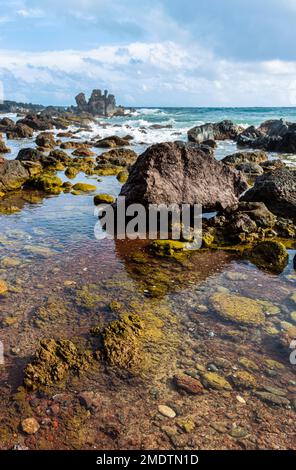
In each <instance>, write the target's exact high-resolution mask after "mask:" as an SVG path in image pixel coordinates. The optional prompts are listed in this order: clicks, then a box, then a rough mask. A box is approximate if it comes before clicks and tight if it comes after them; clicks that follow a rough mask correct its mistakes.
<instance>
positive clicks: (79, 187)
mask: <svg viewBox="0 0 296 470" xmlns="http://www.w3.org/2000/svg"><path fill="white" fill-rule="evenodd" d="M72 189H73V191H79V192H82V193H88V192H92V191H95V190H96V189H97V187H96V186H95V185H93V184H88V183H76V184H74V186H73V187H72Z"/></svg>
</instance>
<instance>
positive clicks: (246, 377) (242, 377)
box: [232, 370, 257, 389]
mask: <svg viewBox="0 0 296 470" xmlns="http://www.w3.org/2000/svg"><path fill="white" fill-rule="evenodd" d="M232 380H233V382H234V384H235V385H236V387H238V388H240V389H244V388H247V389H248V388H256V385H257V380H256V378H255V377H254V375H252V374H251V373H250V372H246V371H243V370H239V371H237V372H236V373H235V374H234V375H233V376H232Z"/></svg>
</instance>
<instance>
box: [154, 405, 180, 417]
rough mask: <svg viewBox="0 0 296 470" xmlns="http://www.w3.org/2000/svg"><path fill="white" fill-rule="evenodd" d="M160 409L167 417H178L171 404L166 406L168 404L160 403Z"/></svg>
mask: <svg viewBox="0 0 296 470" xmlns="http://www.w3.org/2000/svg"><path fill="white" fill-rule="evenodd" d="M158 411H159V413H160V414H162V415H163V416H166V418H171V419H173V418H175V417H176V413H175V411H174V410H173V409H172V408H170V407H169V406H166V405H158Z"/></svg>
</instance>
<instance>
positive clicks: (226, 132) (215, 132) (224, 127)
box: [187, 120, 243, 144]
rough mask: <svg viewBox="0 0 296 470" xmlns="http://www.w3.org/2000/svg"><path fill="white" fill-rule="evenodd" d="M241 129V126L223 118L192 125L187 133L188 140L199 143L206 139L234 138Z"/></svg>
mask: <svg viewBox="0 0 296 470" xmlns="http://www.w3.org/2000/svg"><path fill="white" fill-rule="evenodd" d="M242 131H243V128H242V127H240V126H238V125H236V124H234V123H233V122H232V121H228V120H225V121H221V122H217V123H207V124H203V125H201V126H196V127H193V128H192V129H189V131H188V133H187V135H188V140H189V141H190V142H195V143H198V144H201V143H203V142H204V141H207V140H228V139H230V140H235V139H236V138H237V137H238V135H239V134H240V133H241V132H242Z"/></svg>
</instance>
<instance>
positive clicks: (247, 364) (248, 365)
mask: <svg viewBox="0 0 296 470" xmlns="http://www.w3.org/2000/svg"><path fill="white" fill-rule="evenodd" d="M238 362H239V364H240V365H241V366H243V367H244V368H245V369H247V370H252V371H258V370H259V366H258V365H257V364H256V363H255V362H254V361H252V360H251V359H248V358H247V357H240V358H239V360H238Z"/></svg>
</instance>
